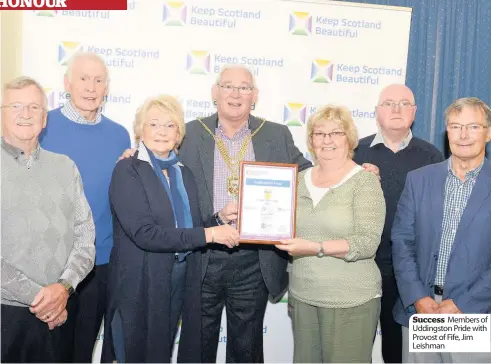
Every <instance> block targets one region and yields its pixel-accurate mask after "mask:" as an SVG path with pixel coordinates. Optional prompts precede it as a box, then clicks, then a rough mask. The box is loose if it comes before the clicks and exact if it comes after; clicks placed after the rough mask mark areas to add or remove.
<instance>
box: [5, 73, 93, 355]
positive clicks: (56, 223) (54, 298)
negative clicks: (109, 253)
mask: <svg viewBox="0 0 491 364" xmlns="http://www.w3.org/2000/svg"><path fill="white" fill-rule="evenodd" d="M46 106H47V99H46V95H45V94H44V90H43V88H42V87H41V86H40V85H39V83H37V82H36V81H35V80H33V79H31V78H28V77H19V78H16V79H14V80H12V81H10V82H9V83H7V84H6V85H5V86H4V92H3V100H2V106H1V109H2V134H3V136H2V238H1V241H2V256H1V260H2V274H1V276H2V312H1V316H2V334H1V341H2V350H1V361H2V363H5V362H52V363H54V362H69V361H71V360H72V354H73V353H72V348H73V329H74V324H75V319H76V316H75V311H76V309H77V297H72V293H73V290H74V288H77V286H78V284H79V283H80V282H81V281H82V280H83V279H84V278H85V277H86V276H87V274H89V272H90V271H91V269H92V267H93V266H94V259H95V248H94V237H95V228H94V222H93V219H92V214H91V210H90V207H89V205H88V203H87V200H86V198H85V196H84V191H83V187H82V181H81V179H80V174H79V171H78V169H77V167H76V166H75V164H74V163H73V161H72V160H70V159H69V158H67V157H66V156H63V155H59V154H55V153H51V152H48V151H47V150H45V149H43V148H40V146H39V143H38V137H39V134H40V133H41V131H42V130H43V128H45V127H46Z"/></svg>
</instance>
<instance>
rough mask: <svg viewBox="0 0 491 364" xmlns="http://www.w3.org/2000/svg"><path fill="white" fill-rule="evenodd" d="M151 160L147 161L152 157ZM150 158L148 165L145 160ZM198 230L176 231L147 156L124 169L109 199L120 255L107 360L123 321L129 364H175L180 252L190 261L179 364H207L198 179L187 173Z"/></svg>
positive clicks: (115, 261)
mask: <svg viewBox="0 0 491 364" xmlns="http://www.w3.org/2000/svg"><path fill="white" fill-rule="evenodd" d="M145 154H146V158H145V156H144V155H145ZM142 156H143V157H142ZM181 171H182V178H183V182H184V186H185V188H186V191H187V194H188V197H189V205H190V208H191V215H192V219H193V224H194V227H193V228H188V229H181V228H176V227H175V221H174V216H173V211H172V205H171V202H170V199H169V197H168V195H167V192H166V191H165V189H164V187H163V186H162V183H161V181H160V180H159V178H158V177H157V175H156V173H155V172H154V170H153V168H152V166H151V164H150V163H149V158H148V153H147V151H146V150H145V149H144V148H140V149H139V151H138V153H137V154H135V156H134V157H132V158H128V159H124V160H121V161H119V162H118V163H117V165H116V167H115V169H114V172H113V176H112V180H111V186H110V191H109V196H110V201H111V209H112V212H113V225H114V247H113V250H112V252H111V257H110V261H109V273H108V283H107V287H108V308H107V311H106V315H105V326H104V330H105V331H104V333H105V336H104V346H103V352H104V357H106V358H108V359H110V358H111V357H112V356H113V355H112V354H113V350H112V341H111V339H112V331H111V325H110V323H111V320H112V318H113V317H114V315H115V314H116V313H118V314H119V315H120V316H121V317H122V321H123V333H124V342H125V348H126V353H125V355H126V361H127V362H129V363H131V362H133V363H138V362H157V363H159V362H160V363H162V362H170V358H171V357H170V356H171V352H170V347H169V345H168V343H170V342H171V340H172V339H171V335H172V334H173V331H174V328H171V327H170V312H171V307H170V306H171V296H170V292H171V273H172V267H173V265H174V260H175V252H184V251H189V250H193V249H198V250H195V251H194V253H192V254H190V255H188V256H187V258H186V261H187V272H186V284H185V289H184V306H183V311H182V326H181V335H180V344H179V354H178V361H179V362H195V363H196V362H201V253H200V251H199V248H200V247H203V246H205V245H206V239H205V233H204V229H203V228H202V227H201V226H202V222H201V212H200V210H199V204H198V192H197V187H196V183H195V181H194V177H193V174H192V172H191V171H190V170H189V169H188V168H186V167H184V166H181Z"/></svg>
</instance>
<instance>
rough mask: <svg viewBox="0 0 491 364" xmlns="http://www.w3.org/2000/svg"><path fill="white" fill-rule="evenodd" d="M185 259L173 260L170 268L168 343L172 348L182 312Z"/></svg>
mask: <svg viewBox="0 0 491 364" xmlns="http://www.w3.org/2000/svg"><path fill="white" fill-rule="evenodd" d="M186 268H187V263H186V261H182V262H177V261H176V262H175V263H174V267H173V268H172V278H171V293H170V296H171V304H170V309H171V311H170V325H171V326H170V327H171V330H170V332H171V338H170V345H171V350H170V352H171V353H172V349H173V348H174V343H175V340H176V334H177V329H178V327H179V326H178V325H179V320H180V318H181V313H182V305H183V303H184V290H185V288H186Z"/></svg>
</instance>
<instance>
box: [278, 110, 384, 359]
mask: <svg viewBox="0 0 491 364" xmlns="http://www.w3.org/2000/svg"><path fill="white" fill-rule="evenodd" d="M307 132H308V133H307V144H308V147H309V150H310V152H311V154H312V156H313V157H314V162H315V166H314V167H313V168H310V169H307V170H305V171H303V172H301V173H300V174H299V180H298V196H297V238H295V239H291V240H285V241H282V242H281V244H278V245H277V248H278V249H281V250H284V251H286V252H288V253H289V254H290V255H291V256H293V264H292V267H291V272H290V287H289V309H290V312H291V317H292V323H293V335H294V362H296V363H321V362H324V363H332V362H339V363H349V362H351V363H356V362H365V363H369V362H370V361H371V355H372V346H373V340H374V336H375V332H376V329H377V323H378V317H379V312H380V297H381V295H382V286H381V276H380V271H379V269H378V267H377V265H376V263H375V253H376V251H377V248H378V246H379V243H380V237H381V234H382V229H383V226H384V220H385V201H384V195H383V192H382V188H381V186H380V183H379V181H378V179H377V177H376V176H375V175H374V174H373V173H370V172H367V171H365V170H364V169H363V168H362V167H361V166H359V165H357V164H356V163H355V162H353V160H352V157H353V151H354V149H355V148H356V146H357V145H358V135H357V132H356V127H355V124H354V122H353V119H352V117H351V113H350V111H349V110H348V109H346V108H344V107H338V106H329V105H328V106H325V107H323V108H321V109H319V110H318V111H316V112H315V113H314V114H312V116H311V117H310V118H309V121H308V124H307Z"/></svg>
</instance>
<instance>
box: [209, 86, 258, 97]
mask: <svg viewBox="0 0 491 364" xmlns="http://www.w3.org/2000/svg"><path fill="white" fill-rule="evenodd" d="M217 86H218V87H220V89H221V90H222V92H223V93H225V94H227V95H228V94H231V93H232V92H234V91H235V90H236V89H237V91H239V93H240V94H241V95H250V94H252V91H254V87H252V86H232V85H222V84H219V83H217Z"/></svg>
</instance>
